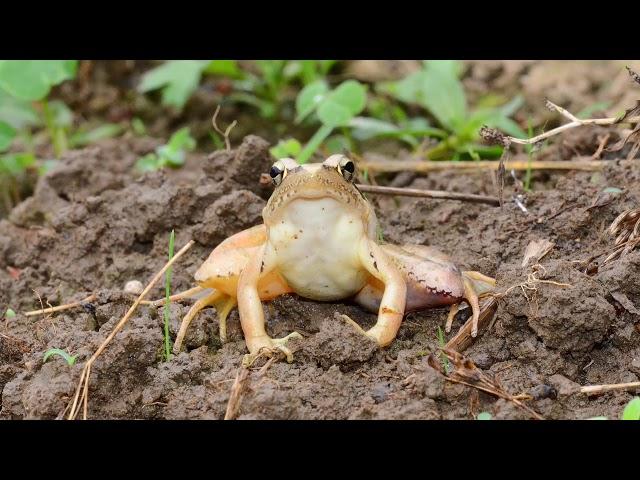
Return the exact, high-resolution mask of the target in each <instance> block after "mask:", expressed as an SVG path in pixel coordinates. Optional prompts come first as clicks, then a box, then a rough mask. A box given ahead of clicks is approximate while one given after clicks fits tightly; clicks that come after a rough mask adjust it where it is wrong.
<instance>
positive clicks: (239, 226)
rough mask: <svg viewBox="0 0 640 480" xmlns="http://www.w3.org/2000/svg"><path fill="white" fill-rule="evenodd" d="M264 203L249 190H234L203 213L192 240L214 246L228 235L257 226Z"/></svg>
mask: <svg viewBox="0 0 640 480" xmlns="http://www.w3.org/2000/svg"><path fill="white" fill-rule="evenodd" d="M265 205H266V202H265V201H264V200H263V199H262V198H260V197H259V196H257V195H256V194H255V193H253V192H251V191H249V190H235V191H233V192H231V193H229V194H227V195H224V196H223V197H221V198H219V199H218V200H216V201H215V202H213V203H212V204H211V205H210V206H209V207H207V209H206V210H205V211H204V215H203V218H202V222H201V223H200V224H199V225H197V226H196V227H195V228H194V230H193V238H194V240H196V241H197V242H200V243H202V244H204V245H216V244H218V243H220V242H222V241H223V240H224V239H225V238H227V236H228V235H229V234H228V232H234V231H235V232H239V231H241V230H244V229H246V228H249V227H252V226H254V225H258V224H259V223H260V222H261V221H262V209H263V208H264V206H265Z"/></svg>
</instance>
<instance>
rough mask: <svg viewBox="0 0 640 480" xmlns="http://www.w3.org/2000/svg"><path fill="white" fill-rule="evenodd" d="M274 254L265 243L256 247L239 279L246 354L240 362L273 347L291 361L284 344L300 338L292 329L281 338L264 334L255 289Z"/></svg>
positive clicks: (269, 350) (270, 350)
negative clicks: (247, 352)
mask: <svg viewBox="0 0 640 480" xmlns="http://www.w3.org/2000/svg"><path fill="white" fill-rule="evenodd" d="M274 267H275V265H274V261H273V255H272V254H271V247H270V246H269V245H268V243H265V244H263V245H262V246H261V247H259V248H257V249H256V250H255V251H254V253H253V255H252V256H251V258H250V259H249V261H248V262H247V264H246V265H245V268H244V269H243V270H242V273H241V274H240V278H239V279H238V311H239V313H240V324H241V325H242V331H243V332H244V338H245V342H246V344H247V348H248V349H249V355H247V356H245V359H244V361H243V363H245V364H246V363H249V364H250V363H252V361H253V360H254V359H255V358H256V357H257V356H258V355H260V354H261V353H263V352H264V353H266V354H270V353H273V352H274V351H276V350H279V351H281V352H283V353H284V354H285V356H286V358H287V361H288V362H292V361H293V353H292V352H291V350H289V349H288V348H287V347H286V346H285V344H286V343H287V341H288V340H290V339H292V338H302V336H301V335H300V334H299V333H298V332H293V333H290V334H289V335H287V336H286V337H284V338H278V339H273V338H271V337H269V335H267V331H266V330H265V322H264V311H263V309H262V302H261V300H260V295H259V292H258V282H259V280H260V279H261V278H263V277H265V276H267V275H268V274H269V273H271V271H272V270H273V269H274Z"/></svg>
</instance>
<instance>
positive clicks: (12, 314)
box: [4, 308, 16, 320]
mask: <svg viewBox="0 0 640 480" xmlns="http://www.w3.org/2000/svg"><path fill="white" fill-rule="evenodd" d="M15 316H16V312H14V311H13V310H12V309H11V308H7V311H6V312H4V318H6V319H7V320H9V319H11V318H15Z"/></svg>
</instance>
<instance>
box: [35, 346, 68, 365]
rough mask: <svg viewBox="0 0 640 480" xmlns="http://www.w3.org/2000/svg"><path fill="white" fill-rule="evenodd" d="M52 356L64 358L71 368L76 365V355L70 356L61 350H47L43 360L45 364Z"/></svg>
mask: <svg viewBox="0 0 640 480" xmlns="http://www.w3.org/2000/svg"><path fill="white" fill-rule="evenodd" d="M52 355H58V356H60V357H62V358H64V360H65V361H66V362H67V364H68V365H69V366H71V365H74V364H75V363H76V355H69V354H68V353H67V352H65V351H64V350H60V349H59V348H51V349H49V350H47V351H46V352H45V353H44V358H43V359H42V362H43V363H44V362H46V361H47V359H48V358H49V357H50V356H52Z"/></svg>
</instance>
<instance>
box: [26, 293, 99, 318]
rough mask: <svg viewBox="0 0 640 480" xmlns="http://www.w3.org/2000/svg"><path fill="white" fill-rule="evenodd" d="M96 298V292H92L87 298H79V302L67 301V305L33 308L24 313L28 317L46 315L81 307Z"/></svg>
mask: <svg viewBox="0 0 640 480" xmlns="http://www.w3.org/2000/svg"><path fill="white" fill-rule="evenodd" d="M95 299H96V295H95V294H91V295H89V296H88V297H87V298H85V299H83V300H79V301H77V302H73V303H67V304H65V305H58V306H57V307H51V308H41V309H39V310H32V311H31V312H27V313H25V314H24V315H25V316H26V317H32V316H34V315H44V314H47V313H54V312H61V311H63V310H69V309H71V308H75V307H81V306H82V305H83V304H85V303H89V302H93V301H94V300H95Z"/></svg>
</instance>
